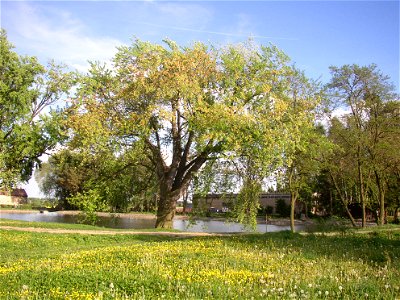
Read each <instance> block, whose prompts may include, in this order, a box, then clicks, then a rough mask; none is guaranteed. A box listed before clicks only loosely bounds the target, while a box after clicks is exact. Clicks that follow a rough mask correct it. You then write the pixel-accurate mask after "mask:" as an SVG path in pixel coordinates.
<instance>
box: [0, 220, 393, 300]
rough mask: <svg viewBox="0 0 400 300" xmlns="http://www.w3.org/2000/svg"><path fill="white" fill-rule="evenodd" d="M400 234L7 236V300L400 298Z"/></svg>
mask: <svg viewBox="0 0 400 300" xmlns="http://www.w3.org/2000/svg"><path fill="white" fill-rule="evenodd" d="M23 224H24V222H21V221H10V222H8V221H6V220H2V221H1V222H0V225H3V226H5V225H13V226H21V225H23ZM25 225H26V224H25ZM53 226H56V225H53ZM65 226H66V227H65ZM57 228H68V229H71V230H74V229H82V226H81V225H78V226H76V227H74V225H61V224H59V225H57ZM85 228H86V229H87V227H85ZM92 229H95V228H92ZM396 229H398V228H395V227H388V228H385V227H384V228H374V229H373V230H369V231H362V230H359V231H341V232H337V233H332V232H330V233H326V234H310V233H308V234H292V233H290V232H279V233H267V234H247V235H226V236H210V237H176V236H174V235H171V236H157V235H155V236H154V235H152V236H150V235H139V234H137V235H135V234H130V235H91V234H73V233H67V234H55V233H40V232H24V231H13V230H2V229H0V299H396V298H399V299H400V259H399V258H400V231H398V230H396Z"/></svg>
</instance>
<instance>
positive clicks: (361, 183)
mask: <svg viewBox="0 0 400 300" xmlns="http://www.w3.org/2000/svg"><path fill="white" fill-rule="evenodd" d="M360 153H361V150H360V147H359V149H358V161H357V169H358V184H359V189H360V201H361V210H362V227H365V226H366V225H367V224H366V221H367V220H366V219H367V218H366V214H365V206H366V203H365V191H364V176H363V173H362V167H361V162H360V159H361V158H360V157H361V154H360Z"/></svg>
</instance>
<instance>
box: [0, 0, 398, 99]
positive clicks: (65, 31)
mask: <svg viewBox="0 0 400 300" xmlns="http://www.w3.org/2000/svg"><path fill="white" fill-rule="evenodd" d="M0 5H1V17H0V20H1V27H2V28H4V29H6V30H7V33H8V38H9V40H10V41H11V42H12V43H13V44H14V45H15V46H16V51H17V52H19V53H20V54H28V55H34V56H37V57H38V58H39V59H40V61H41V62H43V63H45V62H46V61H47V60H48V59H56V60H57V61H59V62H63V63H66V64H68V65H69V66H70V67H71V68H76V69H78V70H80V71H85V70H86V68H87V66H88V63H87V61H88V60H91V61H94V60H99V61H106V60H108V59H110V58H111V57H112V56H113V55H114V54H115V52H116V47H117V46H118V45H124V44H125V45H126V44H129V43H130V41H131V39H132V38H133V37H137V38H139V39H142V40H147V41H151V42H156V43H161V42H162V40H163V39H165V38H166V37H168V38H170V39H172V40H175V41H176V42H178V43H179V44H180V45H189V44H191V43H193V42H194V41H202V42H205V43H210V44H213V45H217V46H218V45H221V46H222V45H225V44H227V43H237V42H241V41H245V40H246V39H247V38H248V37H253V39H254V40H255V41H256V42H257V43H259V44H264V45H267V44H268V43H273V44H275V45H276V46H278V47H279V48H280V49H282V50H283V51H284V52H285V53H286V54H288V55H289V56H290V57H291V59H292V61H293V62H294V63H296V65H297V66H298V67H299V68H301V69H303V70H304V71H305V72H306V74H307V75H308V76H309V77H312V78H314V79H317V78H320V79H321V81H322V82H327V81H329V78H330V75H329V66H331V65H335V66H341V65H343V64H353V63H356V64H359V65H368V64H371V63H376V64H377V65H378V67H379V68H380V69H381V71H382V72H383V73H384V74H387V75H389V76H390V77H391V81H392V82H393V83H394V84H395V86H396V90H397V91H398V92H399V91H400V88H399V70H400V66H399V35H400V34H399V1H174V2H172V1H171V2H170V1H149V0H148V1H1V4H0Z"/></svg>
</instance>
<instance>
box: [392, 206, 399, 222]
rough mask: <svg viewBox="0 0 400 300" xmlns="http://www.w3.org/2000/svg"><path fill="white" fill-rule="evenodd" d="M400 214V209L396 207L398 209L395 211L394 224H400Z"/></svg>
mask: <svg viewBox="0 0 400 300" xmlns="http://www.w3.org/2000/svg"><path fill="white" fill-rule="evenodd" d="M398 213H399V207H398V206H396V209H395V210H394V219H393V222H394V223H395V224H399V216H398Z"/></svg>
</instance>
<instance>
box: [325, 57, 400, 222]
mask: <svg viewBox="0 0 400 300" xmlns="http://www.w3.org/2000/svg"><path fill="white" fill-rule="evenodd" d="M331 72H332V79H331V82H330V84H329V87H330V88H331V91H332V92H333V95H334V97H333V99H335V100H336V101H339V103H341V104H344V105H346V106H347V107H348V108H349V109H350V111H351V113H350V115H349V116H348V117H347V120H346V121H347V123H346V126H347V130H348V131H351V136H352V138H353V141H352V142H351V143H348V145H349V146H350V145H351V148H350V149H353V159H354V161H355V162H356V166H357V179H358V182H357V184H358V193H359V197H360V202H361V205H362V211H363V217H362V225H363V226H365V222H366V216H365V207H366V205H367V192H368V187H367V183H368V182H367V178H366V177H365V176H368V175H369V174H370V173H369V172H370V171H371V172H372V174H373V175H374V179H375V180H374V184H375V185H376V191H377V192H376V194H377V198H379V200H378V203H379V222H380V224H383V222H384V214H385V200H384V199H385V196H384V195H385V187H386V186H387V183H385V181H386V179H385V178H387V176H386V175H385V172H386V170H388V168H386V167H385V166H384V161H387V159H388V158H393V154H391V153H393V151H394V148H393V147H395V146H396V144H391V145H390V146H389V144H390V140H391V141H393V140H397V141H398V139H397V138H396V137H394V138H393V131H396V130H395V128H397V127H398V126H396V125H395V124H396V123H395V122H394V121H395V119H392V120H391V121H388V118H387V115H388V114H387V110H388V109H389V107H390V106H392V105H391V104H390V103H389V102H390V101H393V100H394V99H396V97H397V96H396V95H395V93H394V92H393V91H394V87H393V85H391V84H390V83H389V82H388V80H389V78H388V77H387V76H385V75H383V74H382V73H381V72H380V71H379V70H378V69H377V66H376V65H370V66H366V67H360V66H358V65H345V66H342V67H340V68H337V67H331ZM393 103H394V105H395V104H396V102H393ZM394 111H396V109H395V110H394ZM389 133H390V134H389ZM394 135H395V136H396V135H398V131H397V133H395V134H394ZM388 136H392V137H391V138H389V139H388ZM348 142H349V141H348ZM378 153H379V154H378ZM383 157H386V159H385V158H384V159H383V160H380V159H379V158H383Z"/></svg>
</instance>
